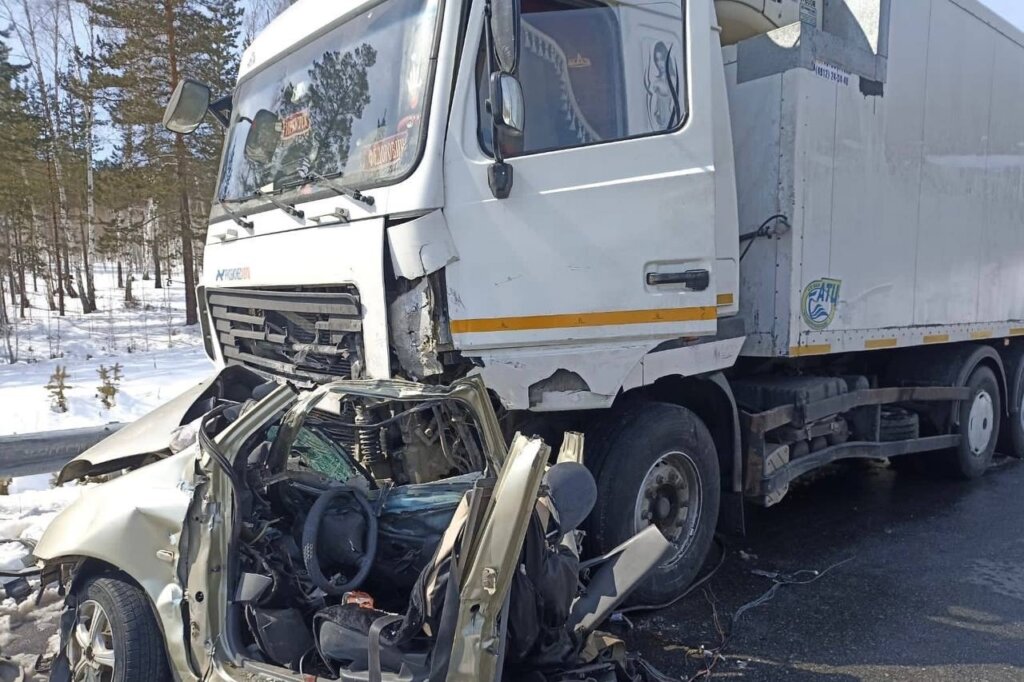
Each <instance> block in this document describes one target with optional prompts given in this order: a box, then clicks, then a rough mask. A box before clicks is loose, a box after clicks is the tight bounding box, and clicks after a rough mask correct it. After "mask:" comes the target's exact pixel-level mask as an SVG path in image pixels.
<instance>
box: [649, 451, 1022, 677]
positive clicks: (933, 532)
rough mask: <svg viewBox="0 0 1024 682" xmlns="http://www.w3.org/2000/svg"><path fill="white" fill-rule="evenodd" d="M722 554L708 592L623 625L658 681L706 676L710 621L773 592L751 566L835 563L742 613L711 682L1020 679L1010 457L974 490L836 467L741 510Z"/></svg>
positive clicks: (712, 641)
mask: <svg viewBox="0 0 1024 682" xmlns="http://www.w3.org/2000/svg"><path fill="white" fill-rule="evenodd" d="M727 544H728V548H727V552H728V553H727V555H726V559H725V563H724V564H723V565H722V568H721V569H720V570H719V572H718V573H716V574H715V576H714V578H713V579H712V580H711V581H710V582H709V583H708V584H707V585H708V588H709V589H708V590H698V591H697V592H695V593H694V594H693V595H692V596H690V597H688V598H686V599H685V600H683V601H682V602H680V603H679V604H677V605H676V606H674V607H672V608H670V609H668V610H666V611H662V612H659V613H657V614H653V615H648V616H642V617H640V616H637V617H633V619H632V620H633V623H634V625H635V629H634V632H633V635H632V636H631V637H630V638H629V639H630V641H631V642H632V643H633V644H634V646H636V645H639V648H640V649H641V650H642V651H643V653H644V654H645V656H646V657H647V658H649V659H650V660H651V661H652V662H654V663H655V664H656V665H657V666H658V667H659V668H661V669H662V670H663V671H664V672H670V673H672V675H673V677H679V676H681V677H682V679H684V680H686V679H691V678H693V677H694V676H695V675H698V673H700V672H701V671H702V670H703V669H706V661H708V660H710V658H709V657H708V656H707V655H703V654H701V652H700V648H701V647H702V646H703V647H704V648H705V650H713V649H715V648H717V647H718V646H719V645H720V643H721V641H722V638H721V636H720V635H719V634H718V631H717V630H716V628H715V626H714V615H715V613H716V612H717V614H718V620H719V623H720V626H721V628H722V630H724V631H728V629H729V624H730V617H731V614H732V613H734V612H735V611H736V609H737V608H738V607H740V606H741V605H743V604H746V603H748V602H750V601H751V600H753V599H755V598H757V597H759V596H760V595H762V594H763V593H764V592H765V591H766V590H768V589H769V588H770V587H771V586H772V580H770V579H769V578H767V577H764V576H762V575H758V574H755V573H753V571H764V572H781V573H786V574H790V573H794V572H796V571H800V570H805V569H809V570H818V571H821V570H823V569H826V568H828V567H829V566H833V565H835V564H836V563H838V562H842V561H847V560H848V561H847V563H844V564H842V565H841V566H837V567H836V568H834V569H832V570H831V571H829V572H828V573H827V574H825V575H824V576H821V577H820V578H819V579H818V580H816V581H815V582H813V583H811V584H806V585H799V586H795V585H791V586H785V587H782V588H780V589H779V591H778V592H777V593H776V595H775V596H774V598H773V599H772V600H771V601H769V602H767V603H766V604H764V605H763V606H760V607H759V608H755V609H751V610H748V611H747V612H746V613H745V614H744V615H743V616H742V618H741V620H740V622H739V624H738V625H737V626H736V628H735V630H734V631H733V635H732V637H731V638H730V639H729V641H728V644H727V646H726V648H725V651H724V657H725V658H724V660H720V661H719V662H718V663H717V664H716V665H715V666H714V668H713V671H714V675H713V677H712V679H729V680H733V679H738V680H778V679H786V680H825V681H826V682H847V681H850V680H922V681H924V680H927V681H929V682H931V681H942V680H956V681H957V682H961V681H964V680H987V681H996V680H998V681H1002V680H1008V681H1009V680H1012V681H1014V682H1019V681H1024V462H1018V461H1016V460H1001V461H1000V462H999V463H998V464H997V465H996V466H995V467H994V468H993V469H992V470H991V471H990V472H989V473H988V474H987V475H986V476H985V477H984V478H982V479H981V480H980V481H977V482H974V483H958V482H952V481H945V480H925V479H921V478H915V477H913V476H907V475H899V474H898V473H896V472H894V471H892V470H890V469H888V468H886V467H884V466H876V465H865V464H851V465H849V466H845V467H842V468H839V469H836V470H833V471H830V472H828V473H826V474H824V475H822V476H820V477H819V478H818V479H817V480H815V481H813V482H811V483H808V484H806V485H801V486H800V487H799V488H798V489H796V490H794V491H793V492H791V493H790V495H789V496H788V497H787V498H786V499H785V500H784V501H783V502H782V503H781V504H780V505H778V506H777V507H774V508H772V509H766V510H764V509H759V510H754V511H753V512H752V513H751V514H750V515H749V516H748V536H747V537H746V538H743V539H736V540H729V541H727ZM741 550H742V551H743V552H744V553H745V554H744V555H742V556H741V555H740V551H741ZM795 577H796V578H798V579H800V580H808V579H810V578H812V577H814V576H813V574H809V573H801V574H799V575H798V576H795ZM712 602H714V604H715V605H714V607H713V606H712ZM698 679H701V678H699V677H698Z"/></svg>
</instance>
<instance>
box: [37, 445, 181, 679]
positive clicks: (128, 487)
mask: <svg viewBox="0 0 1024 682" xmlns="http://www.w3.org/2000/svg"><path fill="white" fill-rule="evenodd" d="M198 451H199V450H198V447H197V446H193V447H191V448H188V449H187V450H184V451H183V452H181V453H179V454H177V455H174V456H172V457H169V458H167V459H165V460H162V461H159V462H156V463H154V464H151V465H149V466H147V467H143V468H142V469H138V470H137V471H133V472H131V473H129V474H126V475H124V476H121V477H120V478H116V479H114V480H112V481H110V482H109V483H104V484H103V485H100V486H97V487H95V488H90V489H88V490H86V491H84V492H83V493H82V495H81V497H79V498H78V500H77V501H76V502H74V503H73V504H72V505H71V506H69V507H68V508H67V509H65V510H64V511H63V512H62V513H61V514H59V515H58V516H57V518H55V519H54V520H53V522H52V523H51V524H50V526H49V528H47V530H46V532H45V533H44V534H43V537H42V538H41V539H40V540H39V543H38V544H37V545H36V548H35V552H34V554H35V556H36V558H37V559H40V560H42V561H44V562H46V563H48V564H54V563H60V562H61V561H65V560H67V561H72V560H78V559H81V558H87V559H97V560H99V561H103V562H106V563H108V564H111V565H113V566H115V567H117V568H118V569H120V570H121V571H123V572H124V573H125V574H127V575H128V576H129V577H131V578H132V579H133V580H134V581H135V582H137V583H138V584H139V585H140V586H141V587H142V589H143V590H145V592H146V594H148V595H149V598H150V600H151V601H152V604H153V607H154V610H155V612H156V614H157V617H158V618H159V620H160V625H161V628H162V630H163V632H164V637H165V639H166V642H167V648H168V654H169V655H170V657H171V659H172V661H174V662H176V663H177V662H178V661H179V660H182V659H181V658H180V657H182V656H185V655H187V654H186V653H185V652H186V648H185V641H184V633H185V627H184V623H183V620H182V608H181V605H182V601H183V599H184V591H183V589H182V586H181V584H180V582H179V581H178V575H177V569H178V563H179V561H180V554H179V544H180V542H181V533H182V528H183V526H184V522H185V517H186V516H187V514H188V509H189V505H190V503H191V501H192V493H193V490H194V485H193V478H194V471H195V460H196V456H197V453H198ZM179 669H180V670H188V668H187V667H183V668H179Z"/></svg>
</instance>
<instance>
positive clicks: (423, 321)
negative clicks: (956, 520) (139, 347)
mask: <svg viewBox="0 0 1024 682" xmlns="http://www.w3.org/2000/svg"><path fill="white" fill-rule="evenodd" d="M208 104H209V105H210V106H211V107H212V109H213V110H214V112H215V113H216V114H217V117H218V118H220V119H222V120H223V121H225V122H226V123H227V126H228V132H227V142H226V145H225V151H224V159H223V163H222V170H221V179H220V181H219V185H218V188H217V192H218V194H217V199H218V201H217V205H216V206H215V208H214V210H213V214H212V216H211V223H210V228H209V238H208V243H207V247H206V255H205V264H206V273H205V276H204V284H203V287H202V289H201V292H200V300H201V304H202V306H203V320H204V332H205V335H206V342H207V351H208V353H209V355H210V357H211V358H213V359H215V360H217V361H218V362H223V363H225V364H228V365H243V366H246V367H249V368H251V369H254V370H257V371H259V372H262V373H264V374H268V375H272V376H276V377H279V378H282V379H286V380H289V381H292V382H297V383H315V382H322V381H329V380H331V379H336V378H349V379H351V378H366V379H389V378H393V377H401V378H405V379H409V380H414V381H417V382H425V383H431V384H445V383H450V382H452V381H455V380H456V379H458V378H461V377H463V376H466V375H478V376H480V377H482V378H483V380H484V381H485V383H486V385H487V387H488V389H489V390H490V391H491V393H492V395H493V397H494V399H495V401H496V402H497V403H498V404H500V405H501V407H502V410H503V412H504V416H503V424H505V426H506V429H507V430H508V432H509V435H511V434H512V433H514V432H515V431H523V432H527V433H539V434H541V435H544V436H546V437H548V439H549V442H552V443H554V444H557V441H558V437H557V434H559V433H562V432H564V431H566V430H575V431H580V432H583V433H585V434H586V435H587V437H588V443H589V446H590V447H589V448H588V453H587V463H588V466H589V467H590V468H591V469H592V470H593V471H594V473H595V474H596V477H597V480H598V486H599V492H600V496H599V501H598V504H597V507H596V509H595V511H594V513H593V514H592V515H591V518H590V520H589V521H588V532H589V534H588V547H589V551H592V552H597V553H600V552H605V551H608V550H610V549H612V548H614V547H615V546H616V545H618V544H619V543H621V542H623V541H624V540H626V539H627V538H629V537H631V536H632V535H633V534H634V533H635V532H636V531H637V529H638V528H643V527H645V526H647V525H650V524H653V525H656V526H657V527H658V528H659V529H660V530H661V531H662V533H663V534H664V535H665V536H666V537H667V538H668V539H669V540H670V542H671V543H672V545H673V551H672V552H671V557H670V558H669V559H668V560H666V561H665V562H664V563H663V565H661V566H660V567H659V569H658V571H657V572H656V575H655V577H654V578H653V579H651V580H650V581H648V583H646V584H645V586H644V587H642V588H641V589H640V591H639V592H638V593H637V594H638V599H639V600H642V601H647V602H649V603H661V602H663V601H664V600H667V599H669V598H671V597H672V596H673V595H675V594H677V593H678V592H679V591H680V590H681V589H683V588H684V587H685V586H686V585H687V584H688V583H689V582H690V581H691V580H692V579H693V577H694V575H695V574H696V572H697V571H698V570H699V567H700V566H701V563H702V562H703V560H704V558H705V555H706V553H707V551H708V549H709V547H710V545H711V542H712V536H713V533H714V532H715V528H716V524H717V525H719V526H721V527H724V528H729V529H742V527H743V513H744V504H745V503H751V502H752V503H756V504H761V505H771V504H775V503H777V502H779V501H780V500H781V499H782V498H783V496H784V495H785V494H786V492H787V490H788V489H789V485H790V484H791V483H792V482H793V481H795V480H796V479H797V478H799V477H800V476H802V475H804V474H806V473H807V472H809V471H812V470H814V469H816V468H819V467H822V466H825V465H828V464H830V463H833V462H836V461H838V460H842V459H848V458H874V459H891V460H892V461H893V463H894V465H899V466H900V467H901V468H904V469H912V470H917V469H928V470H943V471H946V472H949V473H951V474H953V475H956V476H960V477H962V478H968V479H969V478H977V477H978V476H981V475H982V474H983V473H984V472H985V470H986V469H987V468H988V466H989V464H990V462H991V460H992V457H993V454H994V452H995V451H996V448H997V446H998V445H999V444H1000V443H1001V444H1002V447H1003V449H1004V451H1005V452H1008V453H1010V454H1013V455H1016V456H1021V455H1022V454H1024V422H1022V416H1024V412H1022V409H1021V406H1022V403H1024V362H1022V357H1024V343H1022V341H1020V340H1019V339H1018V338H1017V337H1018V336H1019V335H1021V334H1022V333H1024V294H1022V291H1024V287H1022V284H1024V281H1022V278H1024V229H1022V223H1024V163H1022V159H1024V35H1022V34H1021V32H1020V31H1018V30H1016V29H1014V28H1013V27H1012V26H1010V25H1009V24H1008V23H1007V22H1005V21H1003V20H1002V19H1000V18H999V17H998V16H997V15H995V14H994V13H992V12H991V11H989V10H987V9H986V8H985V7H983V6H982V5H981V4H980V3H979V2H977V1H976V0H920V1H915V2H891V0H826V1H824V2H822V1H818V0H719V2H712V1H711V0H668V1H658V2H648V1H647V0H627V1H625V2H617V3H606V2H603V1H602V0H587V1H586V2H576V1H575V0H502V1H501V2H495V3H494V4H493V6H492V3H491V2H489V1H487V0H444V1H442V0H383V1H381V0H352V1H351V2H346V3H334V4H331V5H330V6H329V7H326V6H324V5H323V3H318V2H316V1H315V0H299V2H297V3H296V4H295V5H294V6H292V7H291V9H289V10H287V11H286V12H285V13H284V14H283V15H282V16H281V17H280V18H279V19H277V20H276V21H275V22H274V23H273V24H272V25H271V26H270V27H269V28H268V29H267V30H266V31H265V32H264V33H263V34H262V35H261V36H259V37H258V38H257V39H256V40H255V41H254V42H253V44H252V45H251V46H250V48H249V49H248V50H247V52H246V54H245V57H244V59H243V66H242V71H241V74H240V78H239V83H238V87H237V89H236V90H235V92H234V93H233V94H232V95H231V96H230V97H227V98H225V99H222V100H219V101H217V102H214V103H212V104H210V92H209V90H208V89H207V88H205V87H204V86H202V85H201V84H199V83H196V82H194V81H187V80H186V81H183V82H182V83H181V84H180V86H179V89H178V91H177V92H176V94H175V97H174V99H173V101H172V103H171V105H170V106H169V108H168V114H167V123H168V124H169V127H170V128H171V129H172V130H174V131H176V132H179V133H182V134H184V133H187V132H189V131H190V130H192V129H194V128H195V127H196V126H198V125H200V123H201V118H199V117H198V114H200V113H201V112H202V111H203V110H204V109H205V108H206V106H207V105H208ZM435 418H436V417H434V416H431V415H430V414H429V413H422V414H416V415H409V416H406V417H403V418H402V422H401V423H402V428H403V429H405V430H406V431H408V432H410V433H419V434H421V436H422V441H423V443H425V444H426V445H427V446H429V447H431V448H434V449H436V450H437V453H436V455H437V457H443V455H444V447H445V446H444V443H439V442H437V440H436V439H435V438H433V437H432V434H435V433H436V432H437V429H436V428H435V426H434V425H432V423H431V420H432V419H435ZM349 431H350V432H349V433H348V434H347V435H346V436H345V437H344V439H343V440H344V442H345V443H346V444H347V445H346V447H350V448H352V449H353V450H354V452H355V453H356V454H357V456H358V458H360V459H361V460H362V461H364V462H365V463H367V465H368V466H372V468H373V470H374V471H380V470H381V469H382V468H384V469H385V470H386V468H387V466H388V462H389V461H397V460H398V459H400V458H401V457H402V456H403V453H402V452H400V451H398V452H395V451H390V450H389V448H388V446H387V439H386V438H383V437H382V434H380V433H377V432H376V431H374V430H372V429H371V427H370V426H367V425H366V423H365V420H364V421H360V419H359V418H358V415H352V419H351V425H350V429H349ZM422 454H423V453H419V455H422Z"/></svg>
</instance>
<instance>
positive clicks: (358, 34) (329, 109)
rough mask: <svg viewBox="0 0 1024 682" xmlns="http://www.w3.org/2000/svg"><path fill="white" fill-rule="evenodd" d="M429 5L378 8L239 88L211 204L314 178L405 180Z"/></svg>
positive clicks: (416, 139)
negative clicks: (215, 199) (216, 195)
mask: <svg viewBox="0 0 1024 682" xmlns="http://www.w3.org/2000/svg"><path fill="white" fill-rule="evenodd" d="M437 3H438V0H385V2H382V3H381V4H379V5H376V6H374V7H372V8H371V9H368V10H366V11H364V12H362V13H361V14H359V15H358V16H356V17H354V18H352V19H351V20H349V21H348V22H346V23H344V24H342V25H341V26H338V27H337V28H335V29H334V30H332V31H330V32H328V33H326V34H324V35H322V36H320V37H319V38H317V39H315V40H313V41H312V42H310V43H308V44H306V45H304V46H303V47H301V48H299V49H298V50H295V51H294V52H291V53H289V54H287V55H285V56H284V57H283V58H281V59H279V60H278V61H276V62H274V63H273V64H271V65H270V66H268V67H266V68H264V69H262V70H260V71H259V72H257V73H256V75H254V76H253V77H251V78H248V79H246V80H244V81H243V82H242V83H241V84H240V85H239V87H238V90H237V91H236V93H235V99H234V117H233V121H232V126H231V131H230V133H229V138H228V146H227V150H226V152H225V157H224V164H223V170H222V173H221V182H220V188H219V194H220V198H221V199H222V200H223V201H238V200H243V199H247V198H251V197H253V196H255V195H257V194H258V193H259V192H260V191H268V190H278V189H281V188H283V187H290V186H296V185H300V184H305V183H306V182H309V181H311V180H313V179H316V178H318V177H338V176H343V177H344V181H345V183H346V184H347V185H350V186H351V185H362V186H369V185H381V184H386V183H388V182H393V181H395V180H397V179H399V178H401V177H402V176H404V175H405V174H407V173H408V172H409V171H410V170H412V168H413V167H414V166H415V165H416V162H417V160H418V158H419V155H420V149H421V147H422V144H423V139H424V137H425V125H426V121H425V120H424V115H425V112H426V102H427V98H428V93H429V87H430V82H429V81H430V75H431V72H432V52H433V44H434V36H435V32H436V23H437ZM251 131H253V132H254V134H253V135H250V132H251ZM257 133H258V134H257ZM254 149H256V150H257V151H255V152H254V151H253V150H254Z"/></svg>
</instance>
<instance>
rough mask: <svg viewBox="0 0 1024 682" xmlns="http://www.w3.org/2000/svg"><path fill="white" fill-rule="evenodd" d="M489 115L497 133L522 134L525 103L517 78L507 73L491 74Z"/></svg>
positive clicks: (524, 119) (524, 121) (524, 120)
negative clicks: (492, 118) (492, 119)
mask: <svg viewBox="0 0 1024 682" xmlns="http://www.w3.org/2000/svg"><path fill="white" fill-rule="evenodd" d="M490 86H491V88H490V94H491V115H492V116H493V117H494V126H495V128H497V130H498V133H499V134H505V135H522V134H523V128H524V126H525V124H526V105H525V103H524V102H523V86H522V85H521V84H520V83H519V79H518V78H516V77H515V76H512V75H509V74H507V73H502V72H497V73H492V74H491V83H490Z"/></svg>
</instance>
